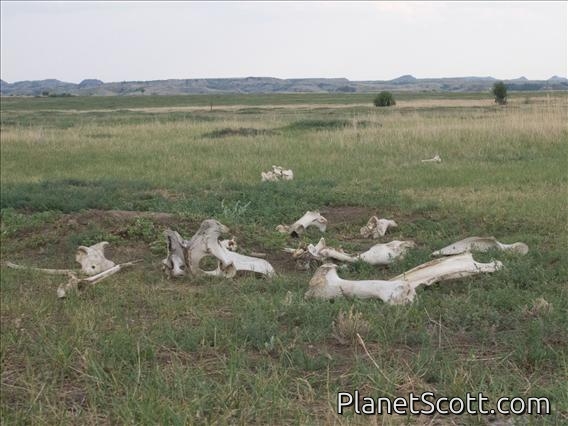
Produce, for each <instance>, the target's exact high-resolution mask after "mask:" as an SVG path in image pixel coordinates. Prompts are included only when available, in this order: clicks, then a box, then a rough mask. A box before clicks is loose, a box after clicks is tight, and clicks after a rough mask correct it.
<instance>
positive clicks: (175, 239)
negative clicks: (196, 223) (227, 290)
mask: <svg viewBox="0 0 568 426" xmlns="http://www.w3.org/2000/svg"><path fill="white" fill-rule="evenodd" d="M228 232H229V228H227V227H226V226H225V225H223V224H222V223H220V222H218V221H216V220H214V219H207V220H204V221H203V222H202V223H201V226H200V227H199V229H198V231H197V232H196V233H195V235H194V236H193V237H192V238H191V240H189V241H186V240H183V239H182V238H181V236H180V235H179V234H178V233H177V232H175V231H171V230H166V231H165V232H164V234H165V235H166V237H167V239H168V257H167V258H166V259H164V260H163V261H162V264H163V265H164V268H165V270H166V272H167V273H168V274H169V276H170V277H177V276H181V275H184V274H185V269H186V266H187V267H189V270H190V272H191V273H192V274H194V275H203V274H206V275H214V276H223V277H226V278H232V277H234V276H235V275H236V274H237V272H238V271H250V272H257V273H259V274H264V275H267V276H272V275H274V273H275V272H274V268H273V267H272V265H270V263H268V262H267V261H266V260H264V259H258V258H255V257H250V256H245V255H243V254H239V253H236V252H233V251H230V250H229V249H227V246H230V244H222V243H221V242H220V241H219V237H220V236H221V234H224V233H228ZM229 241H231V240H229ZM210 255H211V256H214V257H215V258H217V268H216V269H214V270H212V271H205V270H203V269H201V267H200V266H199V262H200V261H201V259H203V258H204V257H206V256H210Z"/></svg>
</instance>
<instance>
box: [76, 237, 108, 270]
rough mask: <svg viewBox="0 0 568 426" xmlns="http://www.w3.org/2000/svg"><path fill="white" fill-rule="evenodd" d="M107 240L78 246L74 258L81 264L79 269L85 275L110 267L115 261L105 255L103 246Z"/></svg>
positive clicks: (106, 244)
mask: <svg viewBox="0 0 568 426" xmlns="http://www.w3.org/2000/svg"><path fill="white" fill-rule="evenodd" d="M106 246H108V242H106V241H103V242H101V243H97V244H95V245H92V246H90V247H85V246H79V248H78V249H77V252H76V253H75V260H76V261H77V262H79V263H80V264H81V270H82V271H83V272H84V273H85V274H87V275H96V274H98V273H100V272H103V271H106V270H107V269H110V268H112V267H113V266H114V265H115V263H114V262H113V261H111V260H108V259H107V258H106V257H105V247H106Z"/></svg>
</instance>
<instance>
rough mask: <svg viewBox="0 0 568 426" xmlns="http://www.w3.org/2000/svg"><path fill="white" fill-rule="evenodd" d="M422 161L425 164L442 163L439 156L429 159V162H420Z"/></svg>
mask: <svg viewBox="0 0 568 426" xmlns="http://www.w3.org/2000/svg"><path fill="white" fill-rule="evenodd" d="M420 161H422V162H423V163H441V162H442V159H441V158H440V156H439V155H438V154H436V155H435V156H434V157H433V158H429V159H427V160H420Z"/></svg>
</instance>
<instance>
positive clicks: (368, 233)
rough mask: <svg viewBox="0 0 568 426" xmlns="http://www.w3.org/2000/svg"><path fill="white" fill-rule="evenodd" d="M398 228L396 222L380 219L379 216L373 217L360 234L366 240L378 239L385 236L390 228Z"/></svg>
mask: <svg viewBox="0 0 568 426" xmlns="http://www.w3.org/2000/svg"><path fill="white" fill-rule="evenodd" d="M397 226H398V225H397V223H396V222H395V221H394V220H389V219H379V218H378V217H377V216H372V217H371V218H370V219H369V221H368V222H367V224H366V225H365V226H363V227H362V228H361V231H360V233H361V235H362V236H363V237H364V238H369V237H372V238H373V239H377V238H379V237H382V236H384V235H385V234H386V232H387V230H388V229H389V228H391V227H393V228H394V227H397Z"/></svg>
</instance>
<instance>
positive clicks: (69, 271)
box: [6, 262, 80, 275]
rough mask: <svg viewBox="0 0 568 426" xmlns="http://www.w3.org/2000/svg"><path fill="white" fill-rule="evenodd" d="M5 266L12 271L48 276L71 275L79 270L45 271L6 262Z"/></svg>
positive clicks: (44, 269)
mask: <svg viewBox="0 0 568 426" xmlns="http://www.w3.org/2000/svg"><path fill="white" fill-rule="evenodd" d="M6 266H7V267H8V268H12V269H20V270H28V271H35V272H42V273H44V274H49V275H69V274H72V273H78V272H80V270H78V269H46V268H35V267H32V266H22V265H17V264H15V263H12V262H6Z"/></svg>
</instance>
